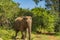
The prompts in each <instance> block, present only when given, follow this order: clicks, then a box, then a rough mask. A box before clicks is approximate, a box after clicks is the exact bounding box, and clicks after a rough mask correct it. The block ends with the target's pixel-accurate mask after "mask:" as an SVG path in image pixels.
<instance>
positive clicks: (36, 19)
mask: <svg viewBox="0 0 60 40" xmlns="http://www.w3.org/2000/svg"><path fill="white" fill-rule="evenodd" d="M32 12H33V13H34V15H33V28H35V27H36V30H37V28H38V29H40V30H41V29H46V30H47V31H48V32H54V24H55V21H56V19H55V18H56V17H55V15H53V14H51V13H49V12H48V10H46V9H43V8H34V9H32ZM34 30H35V29H34Z"/></svg>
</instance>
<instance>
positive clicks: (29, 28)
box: [28, 27, 31, 40]
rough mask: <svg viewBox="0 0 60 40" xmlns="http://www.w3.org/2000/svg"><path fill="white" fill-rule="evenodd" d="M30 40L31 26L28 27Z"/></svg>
mask: <svg viewBox="0 0 60 40" xmlns="http://www.w3.org/2000/svg"><path fill="white" fill-rule="evenodd" d="M28 35H29V40H31V27H28Z"/></svg>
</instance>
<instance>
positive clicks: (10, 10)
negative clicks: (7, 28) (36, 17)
mask: <svg viewBox="0 0 60 40" xmlns="http://www.w3.org/2000/svg"><path fill="white" fill-rule="evenodd" d="M18 12H19V4H17V3H15V2H13V1H12V0H0V18H1V19H0V21H2V23H6V20H8V21H11V22H12V20H13V19H14V17H15V16H16V15H17V13H18Z"/></svg>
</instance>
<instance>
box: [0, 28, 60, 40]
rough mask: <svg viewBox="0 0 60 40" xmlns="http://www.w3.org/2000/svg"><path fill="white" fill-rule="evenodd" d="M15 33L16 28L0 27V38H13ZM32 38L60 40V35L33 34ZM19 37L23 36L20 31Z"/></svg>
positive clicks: (36, 39)
mask: <svg viewBox="0 0 60 40" xmlns="http://www.w3.org/2000/svg"><path fill="white" fill-rule="evenodd" d="M14 35H15V31H14V30H5V29H0V38H2V39H3V40H12V37H13V36H14ZM31 36H32V37H31V40H60V36H53V35H52V36H51V35H45V34H34V33H32V34H31ZM18 37H19V38H20V37H21V33H20V32H19V33H18Z"/></svg>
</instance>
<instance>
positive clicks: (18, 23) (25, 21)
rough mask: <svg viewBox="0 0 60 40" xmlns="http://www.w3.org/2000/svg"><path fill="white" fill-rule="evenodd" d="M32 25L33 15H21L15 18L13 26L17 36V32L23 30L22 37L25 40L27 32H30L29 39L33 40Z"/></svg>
mask: <svg viewBox="0 0 60 40" xmlns="http://www.w3.org/2000/svg"><path fill="white" fill-rule="evenodd" d="M31 27H32V17H31V16H20V17H17V18H16V19H15V20H14V24H13V28H14V30H15V32H16V34H15V37H16V36H17V33H18V32H19V31H21V34H22V37H21V38H22V39H23V40H25V38H26V33H27V32H28V36H29V38H28V39H29V40H31ZM27 29H28V31H27Z"/></svg>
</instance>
